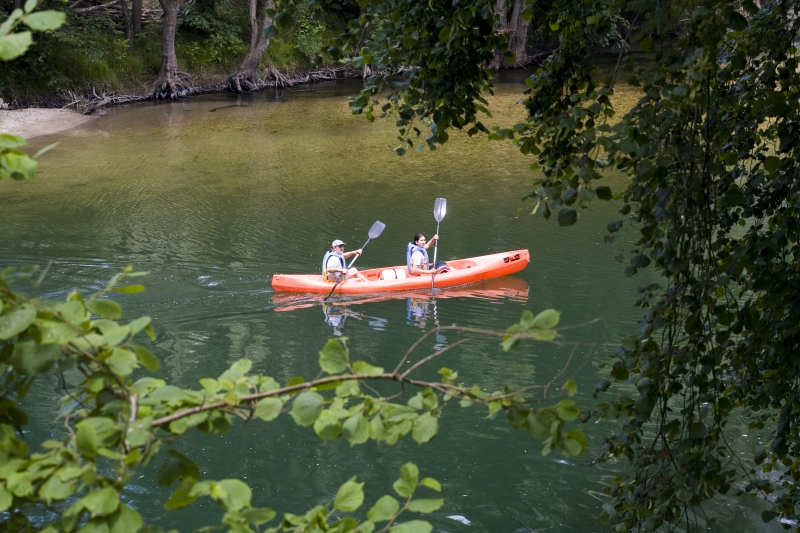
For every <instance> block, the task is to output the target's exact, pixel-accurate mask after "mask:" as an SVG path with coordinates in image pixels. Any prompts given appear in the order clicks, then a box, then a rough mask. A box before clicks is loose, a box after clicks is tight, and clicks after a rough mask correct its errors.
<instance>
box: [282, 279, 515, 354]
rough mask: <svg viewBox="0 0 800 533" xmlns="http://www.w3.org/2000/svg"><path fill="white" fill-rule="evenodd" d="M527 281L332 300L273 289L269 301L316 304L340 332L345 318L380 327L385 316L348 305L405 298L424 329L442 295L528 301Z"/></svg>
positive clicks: (441, 343) (414, 321)
mask: <svg viewBox="0 0 800 533" xmlns="http://www.w3.org/2000/svg"><path fill="white" fill-rule="evenodd" d="M528 290H529V288H528V282H527V281H525V280H524V279H521V278H517V277H514V276H505V277H502V278H494V279H489V280H485V281H481V282H479V283H473V284H471V285H467V286H463V287H454V288H448V289H436V290H435V291H433V293H431V292H430V291H419V290H418V291H410V292H392V293H385V294H378V295H371V296H369V297H361V298H358V297H350V298H337V299H336V300H333V301H326V300H325V299H324V296H323V295H321V294H285V293H275V294H273V296H272V303H273V304H275V311H279V312H284V311H294V310H295V309H305V308H309V307H315V306H317V305H319V306H320V307H322V313H323V316H324V319H325V323H326V324H328V325H329V326H331V327H332V328H333V334H334V335H336V336H337V337H338V336H341V335H342V334H343V328H344V326H345V323H346V322H347V320H348V318H349V319H352V320H358V321H364V320H366V321H367V322H368V324H369V326H370V327H371V328H372V329H375V330H377V331H383V330H384V329H386V326H387V324H388V322H389V321H388V320H387V319H385V318H380V317H376V316H370V315H367V314H364V313H363V312H360V311H355V310H353V309H351V307H353V306H355V305H362V304H366V303H372V302H382V301H386V300H401V299H403V300H405V301H406V323H407V324H408V325H410V326H415V327H418V328H422V329H425V328H426V327H427V326H428V325H429V323H430V322H431V321H432V322H433V324H434V325H435V326H437V327H438V326H439V317H438V309H437V307H436V301H437V300H440V299H446V298H477V299H481V300H489V301H491V300H497V301H498V303H499V301H500V300H510V301H515V302H523V303H524V302H527V301H528ZM445 346H447V338H446V337H445V336H444V335H443V334H442V333H440V332H437V333H436V344H435V345H434V348H435V349H437V350H439V349H441V348H443V347H445Z"/></svg>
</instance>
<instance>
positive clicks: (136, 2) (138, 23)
mask: <svg viewBox="0 0 800 533" xmlns="http://www.w3.org/2000/svg"><path fill="white" fill-rule="evenodd" d="M131 28H132V29H133V34H134V35H139V34H140V33H142V0H133V2H132V5H131Z"/></svg>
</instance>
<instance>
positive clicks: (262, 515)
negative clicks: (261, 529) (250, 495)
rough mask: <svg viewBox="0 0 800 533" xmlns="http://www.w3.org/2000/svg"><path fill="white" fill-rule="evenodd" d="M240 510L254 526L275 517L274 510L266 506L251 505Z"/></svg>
mask: <svg viewBox="0 0 800 533" xmlns="http://www.w3.org/2000/svg"><path fill="white" fill-rule="evenodd" d="M240 512H241V513H242V516H244V518H245V520H247V521H248V522H250V523H251V524H253V525H254V526H260V525H261V524H266V523H267V522H269V521H270V520H272V519H273V518H275V511H273V510H272V509H267V508H261V509H258V508H253V507H251V508H250V509H242V510H241V511H240Z"/></svg>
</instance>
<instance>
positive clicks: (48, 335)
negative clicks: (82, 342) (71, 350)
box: [33, 320, 78, 345]
mask: <svg viewBox="0 0 800 533" xmlns="http://www.w3.org/2000/svg"><path fill="white" fill-rule="evenodd" d="M34 324H35V325H36V331H37V332H38V335H37V334H34V335H33V337H34V338H35V339H36V340H37V341H39V342H40V343H41V344H62V345H63V344H67V343H69V341H71V340H72V339H74V338H75V337H77V336H78V331H76V328H75V327H74V326H73V325H71V324H65V323H64V322H61V321H56V320H36V321H35V322H34Z"/></svg>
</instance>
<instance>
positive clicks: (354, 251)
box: [342, 248, 362, 259]
mask: <svg viewBox="0 0 800 533" xmlns="http://www.w3.org/2000/svg"><path fill="white" fill-rule="evenodd" d="M353 254H358V255H361V254H362V250H361V248H359V249H358V250H351V251H349V252H345V253H343V254H342V255H343V256H344V258H345V259H347V258H348V257H350V256H352V255H353Z"/></svg>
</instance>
